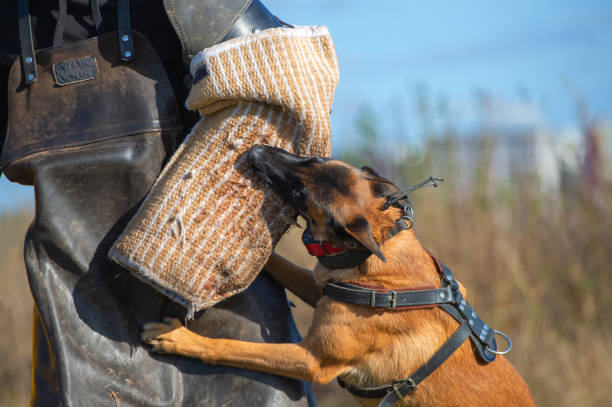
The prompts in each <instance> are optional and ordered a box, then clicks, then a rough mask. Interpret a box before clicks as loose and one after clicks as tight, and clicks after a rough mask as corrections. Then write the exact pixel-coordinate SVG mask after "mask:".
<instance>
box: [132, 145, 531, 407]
mask: <svg viewBox="0 0 612 407" xmlns="http://www.w3.org/2000/svg"><path fill="white" fill-rule="evenodd" d="M249 157H250V158H251V160H252V162H253V165H254V167H255V168H256V170H257V171H258V174H259V175H260V176H261V178H262V179H264V180H265V181H266V182H267V183H268V184H269V185H270V186H272V188H273V189H274V190H275V191H276V192H277V193H279V194H280V195H281V196H282V197H283V198H284V199H285V200H286V201H287V202H288V203H289V204H291V205H292V206H293V207H294V208H295V209H296V210H298V211H299V213H300V214H301V215H302V216H303V217H304V218H305V219H306V220H307V221H308V225H309V228H310V230H311V232H312V235H313V237H314V238H315V239H316V240H318V241H321V242H323V241H327V242H330V243H331V244H332V245H333V246H336V247H341V248H346V249H348V250H352V251H359V250H361V251H365V250H367V251H368V254H374V255H370V256H369V257H367V258H366V259H365V261H363V262H362V263H361V264H360V265H357V266H354V267H349V268H338V269H329V268H327V267H325V266H323V265H322V264H321V263H320V262H319V263H318V264H317V266H316V267H315V270H314V278H313V274H312V273H311V272H310V271H309V270H305V269H302V268H299V267H297V266H295V265H293V264H291V263H290V262H288V261H287V260H285V259H283V258H280V257H279V256H272V258H271V259H270V261H269V262H268V265H267V266H266V270H267V271H268V272H269V273H270V274H272V275H273V276H274V277H275V278H276V279H277V280H278V281H279V282H280V283H281V284H283V285H284V286H285V287H287V288H288V289H289V290H291V291H292V292H294V293H296V294H297V295H298V296H300V297H301V298H302V299H304V300H305V301H306V302H308V303H309V304H311V305H313V306H314V305H315V304H316V308H315V313H314V318H313V321H312V326H311V328H310V330H309V332H308V334H307V335H306V338H305V339H304V340H303V341H302V342H301V343H298V344H294V343H286V344H269V343H250V342H244V341H238V340H229V339H212V338H207V337H203V336H200V335H197V334H195V333H193V332H191V331H189V330H188V329H186V328H185V327H183V326H182V324H181V323H180V322H179V321H178V320H176V319H166V320H165V323H149V324H146V325H145V326H144V331H143V333H142V339H143V341H145V342H146V343H148V344H151V345H153V350H154V351H155V352H159V353H173V354H179V355H184V356H188V357H193V358H198V359H201V360H202V361H204V362H206V363H210V364H222V365H228V366H234V367H238V368H243V369H250V370H258V371H263V372H267V373H273V374H277V375H281V376H287V377H291V378H295V379H299V380H306V381H310V382H316V383H329V382H330V381H332V380H333V379H335V378H336V377H340V378H342V379H343V381H344V382H346V383H347V384H348V385H353V386H359V387H372V386H382V385H386V384H389V383H394V382H397V381H399V380H402V379H405V378H408V377H411V375H412V374H413V373H414V372H415V371H416V370H417V369H419V367H421V366H423V365H424V364H425V363H426V362H428V361H429V360H430V358H431V357H432V355H434V354H435V353H436V351H438V349H439V348H440V347H441V346H443V344H444V343H445V341H447V339H448V338H450V337H451V336H452V335H453V334H454V333H455V331H457V329H458V326H459V324H458V322H457V321H456V320H455V319H454V318H453V317H452V316H451V315H449V314H448V313H447V312H445V311H444V310H443V309H441V308H440V307H438V306H431V307H429V308H422V307H419V308H418V309H410V310H381V309H377V308H371V307H368V306H363V305H353V304H347V303H344V302H340V301H336V300H333V299H331V298H329V297H327V296H323V295H322V289H321V286H322V285H323V284H325V283H327V282H330V281H350V282H352V283H355V284H358V285H359V284H360V285H368V286H377V287H385V288H387V289H398V288H400V287H413V288H414V287H440V284H441V283H440V281H441V280H440V274H439V268H438V267H437V266H436V262H435V261H434V260H433V259H432V257H431V256H430V254H429V253H428V252H427V251H426V250H425V249H424V248H423V247H421V245H420V244H419V242H418V240H417V239H416V237H415V236H414V234H413V232H412V230H399V231H397V230H395V229H396V224H397V222H396V221H397V220H398V219H400V218H401V217H402V216H403V215H405V212H404V211H403V209H402V207H401V205H391V206H388V207H387V205H386V204H387V203H388V198H389V196H391V195H392V194H393V193H394V192H395V191H397V187H395V186H394V185H393V184H392V183H391V182H389V181H387V180H385V179H383V178H381V177H379V176H378V175H377V174H376V173H374V172H373V171H372V170H371V169H368V168H365V169H361V170H359V169H356V168H353V167H351V166H349V165H348V164H345V163H343V162H339V161H334V160H328V159H324V158H300V157H296V156H294V155H292V154H289V153H287V152H285V151H283V150H278V149H275V148H272V147H263V146H256V147H254V148H253V149H252V150H251V151H250V152H249ZM404 209H405V208H404ZM393 230H395V232H396V234H395V236H393V237H392V238H389V235H390V234H391V231H393ZM455 287H456V286H455ZM460 290H461V291H462V293H463V294H464V295H465V293H464V292H463V288H462V287H461V288H460ZM357 399H358V401H359V402H360V403H361V404H362V405H364V406H376V405H378V403H379V402H380V398H379V399H366V398H360V397H357ZM397 405H409V406H508V405H512V406H530V405H534V402H533V398H532V396H531V394H530V392H529V389H528V388H527V385H526V384H525V382H524V381H523V379H522V378H521V377H520V376H519V374H518V373H517V372H516V370H515V369H514V368H513V367H512V366H511V364H510V363H509V362H508V360H507V359H505V358H504V357H503V356H497V358H496V359H495V360H494V361H493V362H492V363H488V364H487V363H483V362H482V361H481V359H479V357H478V356H477V352H475V346H474V345H473V344H472V343H471V341H470V340H465V341H463V342H462V344H461V345H460V346H459V347H458V349H457V350H456V351H454V352H453V353H452V355H451V356H450V357H448V359H446V360H445V361H444V362H443V363H442V364H441V366H440V367H439V368H437V369H436V370H435V371H433V373H432V374H430V375H429V376H427V377H426V378H425V379H424V380H423V381H422V382H421V383H420V384H419V385H418V387H417V388H416V390H414V391H412V392H411V393H410V394H408V395H406V396H405V397H404V396H403V394H402V400H401V402H399V403H397Z"/></svg>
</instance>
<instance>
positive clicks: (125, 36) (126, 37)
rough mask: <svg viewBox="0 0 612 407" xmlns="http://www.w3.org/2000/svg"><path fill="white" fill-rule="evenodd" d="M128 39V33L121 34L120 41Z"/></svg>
mask: <svg viewBox="0 0 612 407" xmlns="http://www.w3.org/2000/svg"><path fill="white" fill-rule="evenodd" d="M129 39H130V36H129V35H127V34H123V35H122V36H121V41H123V42H127V40H129Z"/></svg>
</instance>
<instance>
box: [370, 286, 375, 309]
mask: <svg viewBox="0 0 612 407" xmlns="http://www.w3.org/2000/svg"><path fill="white" fill-rule="evenodd" d="M370 307H372V308H375V307H376V290H372V291H370Z"/></svg>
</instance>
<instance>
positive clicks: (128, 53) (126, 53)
mask: <svg viewBox="0 0 612 407" xmlns="http://www.w3.org/2000/svg"><path fill="white" fill-rule="evenodd" d="M123 56H124V57H126V58H129V57H131V56H132V52H131V51H125V52H124V53H123Z"/></svg>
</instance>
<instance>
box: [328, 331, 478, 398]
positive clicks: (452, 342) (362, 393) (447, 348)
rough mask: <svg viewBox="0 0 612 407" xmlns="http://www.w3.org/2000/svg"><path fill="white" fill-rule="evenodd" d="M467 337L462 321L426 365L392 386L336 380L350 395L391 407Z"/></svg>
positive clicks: (468, 332) (415, 386) (412, 389)
mask: <svg viewBox="0 0 612 407" xmlns="http://www.w3.org/2000/svg"><path fill="white" fill-rule="evenodd" d="M468 336H470V328H469V326H468V324H467V322H466V321H463V323H462V324H461V325H460V326H459V328H458V329H457V330H456V331H455V333H454V334H453V335H452V336H451V337H450V338H448V340H447V341H446V342H444V344H443V345H442V346H441V347H440V349H438V350H437V352H436V353H434V355H433V356H432V357H431V358H430V359H429V360H428V361H427V363H425V364H424V365H423V366H421V367H420V368H418V369H417V370H416V371H415V372H414V373H413V374H412V375H410V378H408V379H404V380H400V381H399V382H396V383H394V384H392V385H386V386H380V387H356V386H353V385H350V384H348V383H345V382H344V381H343V380H342V379H340V378H338V383H339V384H340V386H341V387H343V388H345V389H346V390H348V391H349V392H350V393H351V394H353V395H355V396H357V397H363V398H382V401H381V402H380V404H379V405H378V407H391V406H393V405H394V404H395V403H397V401H398V400H400V399H401V398H404V397H405V396H407V395H408V394H410V393H412V392H414V391H415V390H416V389H417V386H418V384H419V383H421V382H422V381H423V380H424V379H425V378H426V377H427V376H429V375H430V374H431V373H433V372H434V370H436V369H437V368H438V367H440V366H441V365H442V363H444V361H446V359H448V358H449V357H450V355H452V354H453V353H454V352H455V351H456V350H457V349H458V348H459V347H460V346H461V345H462V344H463V342H465V340H466V339H467V337H468Z"/></svg>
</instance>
